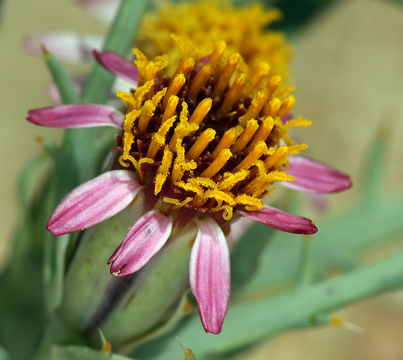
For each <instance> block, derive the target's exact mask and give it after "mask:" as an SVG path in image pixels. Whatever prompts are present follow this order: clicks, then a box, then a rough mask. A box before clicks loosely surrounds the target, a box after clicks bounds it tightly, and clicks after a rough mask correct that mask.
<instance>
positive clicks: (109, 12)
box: [78, 0, 121, 24]
mask: <svg viewBox="0 0 403 360" xmlns="http://www.w3.org/2000/svg"><path fill="white" fill-rule="evenodd" d="M120 2H121V1H120V0H78V3H79V4H80V5H81V6H83V7H85V8H86V9H87V10H88V11H90V12H91V13H92V14H93V15H94V16H96V17H97V18H98V19H100V20H102V21H105V22H106V23H107V24H109V23H110V22H112V20H113V19H114V17H115V15H116V13H117V12H118V9H119V6H120Z"/></svg>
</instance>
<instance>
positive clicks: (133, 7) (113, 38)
mask: <svg viewBox="0 0 403 360" xmlns="http://www.w3.org/2000/svg"><path fill="white" fill-rule="evenodd" d="M147 5H148V0H123V1H122V4H121V6H120V10H119V12H118V14H117V16H116V18H115V20H114V22H113V24H112V27H111V28H110V30H109V33H108V35H107V37H106V40H105V43H104V46H103V49H102V50H103V51H106V50H112V51H115V52H117V53H118V54H120V55H123V56H126V55H127V53H128V52H129V50H130V48H131V47H132V45H133V42H134V38H135V36H136V32H137V29H138V27H139V25H140V22H141V19H142V16H143V13H144V11H145V9H146V7H147ZM113 80H114V76H113V75H111V74H110V73H109V72H108V71H106V70H105V69H104V68H103V67H102V66H101V65H99V64H95V65H94V68H93V70H92V72H91V74H90V76H89V78H88V80H87V83H86V84H85V87H84V90H83V95H82V99H83V101H84V102H95V103H104V102H105V101H106V100H107V99H108V97H109V95H110V92H111V88H112V83H113Z"/></svg>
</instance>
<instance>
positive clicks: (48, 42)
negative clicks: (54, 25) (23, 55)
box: [23, 33, 103, 62]
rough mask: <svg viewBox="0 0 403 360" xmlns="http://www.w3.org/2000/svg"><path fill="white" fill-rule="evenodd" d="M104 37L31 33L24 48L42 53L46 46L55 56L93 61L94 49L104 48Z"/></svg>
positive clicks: (72, 60)
mask: <svg viewBox="0 0 403 360" xmlns="http://www.w3.org/2000/svg"><path fill="white" fill-rule="evenodd" d="M102 42H103V39H102V37H100V36H93V35H87V34H78V33H38V34H31V35H30V36H29V37H28V38H26V39H25V40H24V42H23V46H24V48H25V49H26V50H27V51H28V52H30V53H31V54H34V55H41V54H42V47H45V48H46V50H47V51H49V52H50V53H51V54H52V55H53V56H55V57H57V58H58V59H60V60H65V61H70V62H82V61H91V60H92V59H93V56H92V51H93V50H94V49H95V50H98V49H101V48H102Z"/></svg>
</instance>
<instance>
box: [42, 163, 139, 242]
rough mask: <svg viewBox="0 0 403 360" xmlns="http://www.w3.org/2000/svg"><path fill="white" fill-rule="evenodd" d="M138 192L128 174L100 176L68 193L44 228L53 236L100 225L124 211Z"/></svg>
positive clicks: (126, 172) (123, 171)
mask: <svg viewBox="0 0 403 360" xmlns="http://www.w3.org/2000/svg"><path fill="white" fill-rule="evenodd" d="M140 188H141V186H140V184H139V183H138V182H137V181H136V180H135V179H134V177H133V173H132V172H130V171H127V170H114V171H109V172H107V173H104V174H102V175H100V176H97V177H96V178H94V179H92V180H90V181H87V182H85V183H83V184H81V185H80V186H78V187H76V188H75V189H74V190H73V191H71V192H70V193H68V194H67V195H66V196H65V197H64V198H63V200H62V201H61V202H60V203H59V205H58V206H57V207H56V209H55V211H54V212H53V214H52V215H51V217H50V219H49V221H48V223H47V225H46V228H47V229H48V230H49V231H50V232H51V233H52V234H53V235H55V236H56V235H63V234H69V233H72V232H74V231H77V230H82V229H85V228H87V227H90V226H93V225H95V224H98V223H100V222H103V221H105V220H107V219H109V218H110V217H112V216H114V215H116V214H117V213H119V212H120V211H122V210H123V209H124V208H125V207H127V206H128V205H129V204H130V203H131V202H132V201H133V200H134V198H135V196H136V194H137V192H138V191H139V190H140Z"/></svg>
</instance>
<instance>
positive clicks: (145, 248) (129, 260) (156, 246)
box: [108, 210, 172, 277]
mask: <svg viewBox="0 0 403 360" xmlns="http://www.w3.org/2000/svg"><path fill="white" fill-rule="evenodd" d="M171 231H172V219H171V218H167V217H166V216H164V215H162V214H161V213H159V212H158V211H155V210H152V211H149V212H147V213H146V214H144V215H143V216H142V217H141V218H140V219H138V220H137V221H136V222H135V223H134V224H133V225H132V227H131V228H130V230H129V231H128V232H127V234H126V236H125V238H124V240H123V242H122V244H121V245H120V246H119V247H118V248H117V249H116V251H115V252H114V253H113V255H112V256H111V257H110V259H109V260H108V264H112V265H111V274H112V275H115V276H119V277H121V276H125V275H129V274H132V273H134V272H136V271H138V270H140V269H141V268H142V267H143V266H145V265H146V264H147V263H148V262H149V261H150V259H151V258H152V257H153V256H154V255H155V254H156V253H157V252H158V251H160V250H161V248H162V247H163V246H164V245H165V243H166V242H167V240H168V238H169V236H170V235H171Z"/></svg>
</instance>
